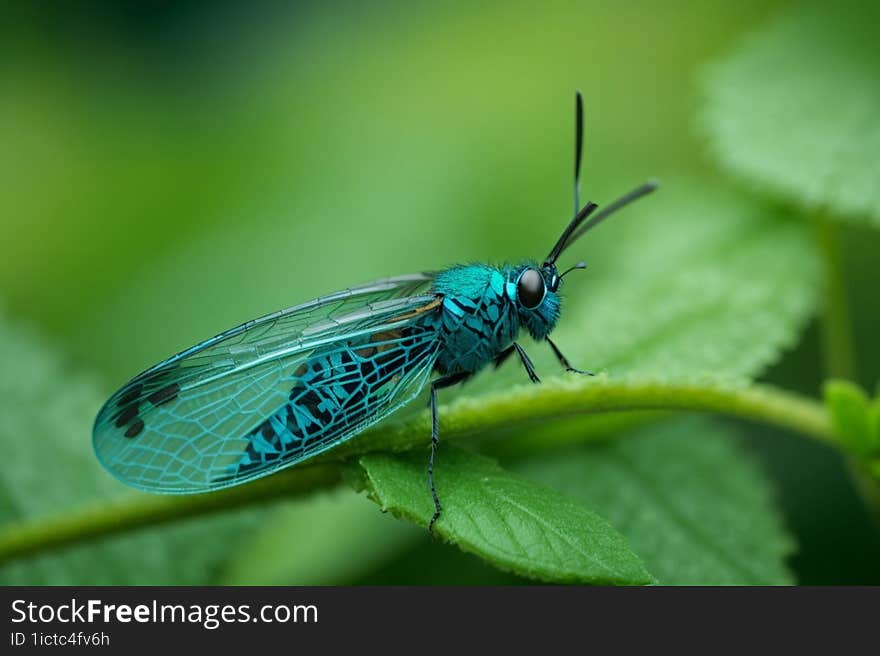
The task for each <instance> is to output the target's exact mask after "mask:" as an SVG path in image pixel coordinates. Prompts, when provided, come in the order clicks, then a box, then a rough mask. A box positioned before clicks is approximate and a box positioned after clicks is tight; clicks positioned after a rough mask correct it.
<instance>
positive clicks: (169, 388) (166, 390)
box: [147, 383, 180, 406]
mask: <svg viewBox="0 0 880 656" xmlns="http://www.w3.org/2000/svg"><path fill="white" fill-rule="evenodd" d="M178 392H180V385H178V384H177V383H171V384H170V385H166V386H165V387H163V388H162V389H160V390H158V391H156V392H153V393H152V394H150V395H149V396H148V397H147V401H149V402H150V403H152V404H153V405H154V406H159V405H162V404H163V403H168V402H169V401H173V400H174V399H176V398H177V394H178Z"/></svg>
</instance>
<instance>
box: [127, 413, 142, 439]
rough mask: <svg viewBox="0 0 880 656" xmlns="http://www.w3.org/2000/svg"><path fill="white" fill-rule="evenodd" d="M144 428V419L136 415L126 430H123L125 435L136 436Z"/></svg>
mask: <svg viewBox="0 0 880 656" xmlns="http://www.w3.org/2000/svg"><path fill="white" fill-rule="evenodd" d="M142 430H144V420H143V419H141V418H140V417H138V418H137V419H135V420H134V421H133V422H131V426H129V427H128V430H127V431H125V436H126V437H137V436H138V435H140V434H141V431H142Z"/></svg>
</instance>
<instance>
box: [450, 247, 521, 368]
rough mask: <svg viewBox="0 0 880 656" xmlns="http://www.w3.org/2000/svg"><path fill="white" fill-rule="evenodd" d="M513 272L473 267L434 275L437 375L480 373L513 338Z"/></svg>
mask: <svg viewBox="0 0 880 656" xmlns="http://www.w3.org/2000/svg"><path fill="white" fill-rule="evenodd" d="M517 269H518V267H517V268H514V267H508V266H505V267H503V268H500V269H499V268H496V267H492V266H489V265H485V264H472V265H466V266H457V267H452V268H450V269H447V270H445V271H442V272H441V273H439V274H438V275H437V279H436V280H435V282H434V291H435V292H437V293H439V294H442V295H443V308H442V312H441V316H440V340H441V349H440V354H439V357H438V358H437V364H436V368H437V370H438V371H439V372H440V373H442V374H454V373H461V372H476V371H479V370H480V369H482V368H483V367H484V366H486V365H487V364H489V363H490V362H492V361H493V360H494V359H495V358H496V357H497V356H498V354H499V353H500V352H501V351H503V350H504V349H505V348H507V347H508V346H509V345H510V344H511V343H512V342H513V340H514V339H516V336H517V334H518V333H519V330H520V317H519V314H518V312H517V307H516V301H515V298H516V296H515V294H516V292H515V283H516V276H518V273H519V272H518V270H517Z"/></svg>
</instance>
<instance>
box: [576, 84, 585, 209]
mask: <svg viewBox="0 0 880 656" xmlns="http://www.w3.org/2000/svg"><path fill="white" fill-rule="evenodd" d="M583 152H584V97H583V96H582V95H581V92H580V91H578V92H577V93H575V96H574V211H575V214H577V211H578V210H579V209H580V207H581V159H582V157H581V156H582V154H583Z"/></svg>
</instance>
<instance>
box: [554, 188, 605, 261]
mask: <svg viewBox="0 0 880 656" xmlns="http://www.w3.org/2000/svg"><path fill="white" fill-rule="evenodd" d="M598 207H599V206H598V205H596V203H594V202H592V201H589V202H587V204H586V205H584V206H583V207H582V208H581V210H580V211H579V212H578V213H577V214H575V215H574V218H573V219H572V220H571V221H570V222H569V224H568V226H567V227H566V228H565V230H563V231H562V234H561V235H560V236H559V239H558V240H556V245H555V246H553V249H552V250H551V251H550V254H549V255H548V256H547V259H545V260H544V264H543V266H545V267H546V266H549V265H551V264H554V263H555V262H556V258H557V257H559V254H560V253H562V251H563V249H564V248H565V246H566V242H567V241H568V240H569V237H571V235H572V233H573V232H574V231H575V230H577V229H578V226H580V225H581V224H582V223H583V222H584V221H586V220H587V218H589V216H590V215H591V214H592V213H593V212H595V211H596V209H597V208H598Z"/></svg>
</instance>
